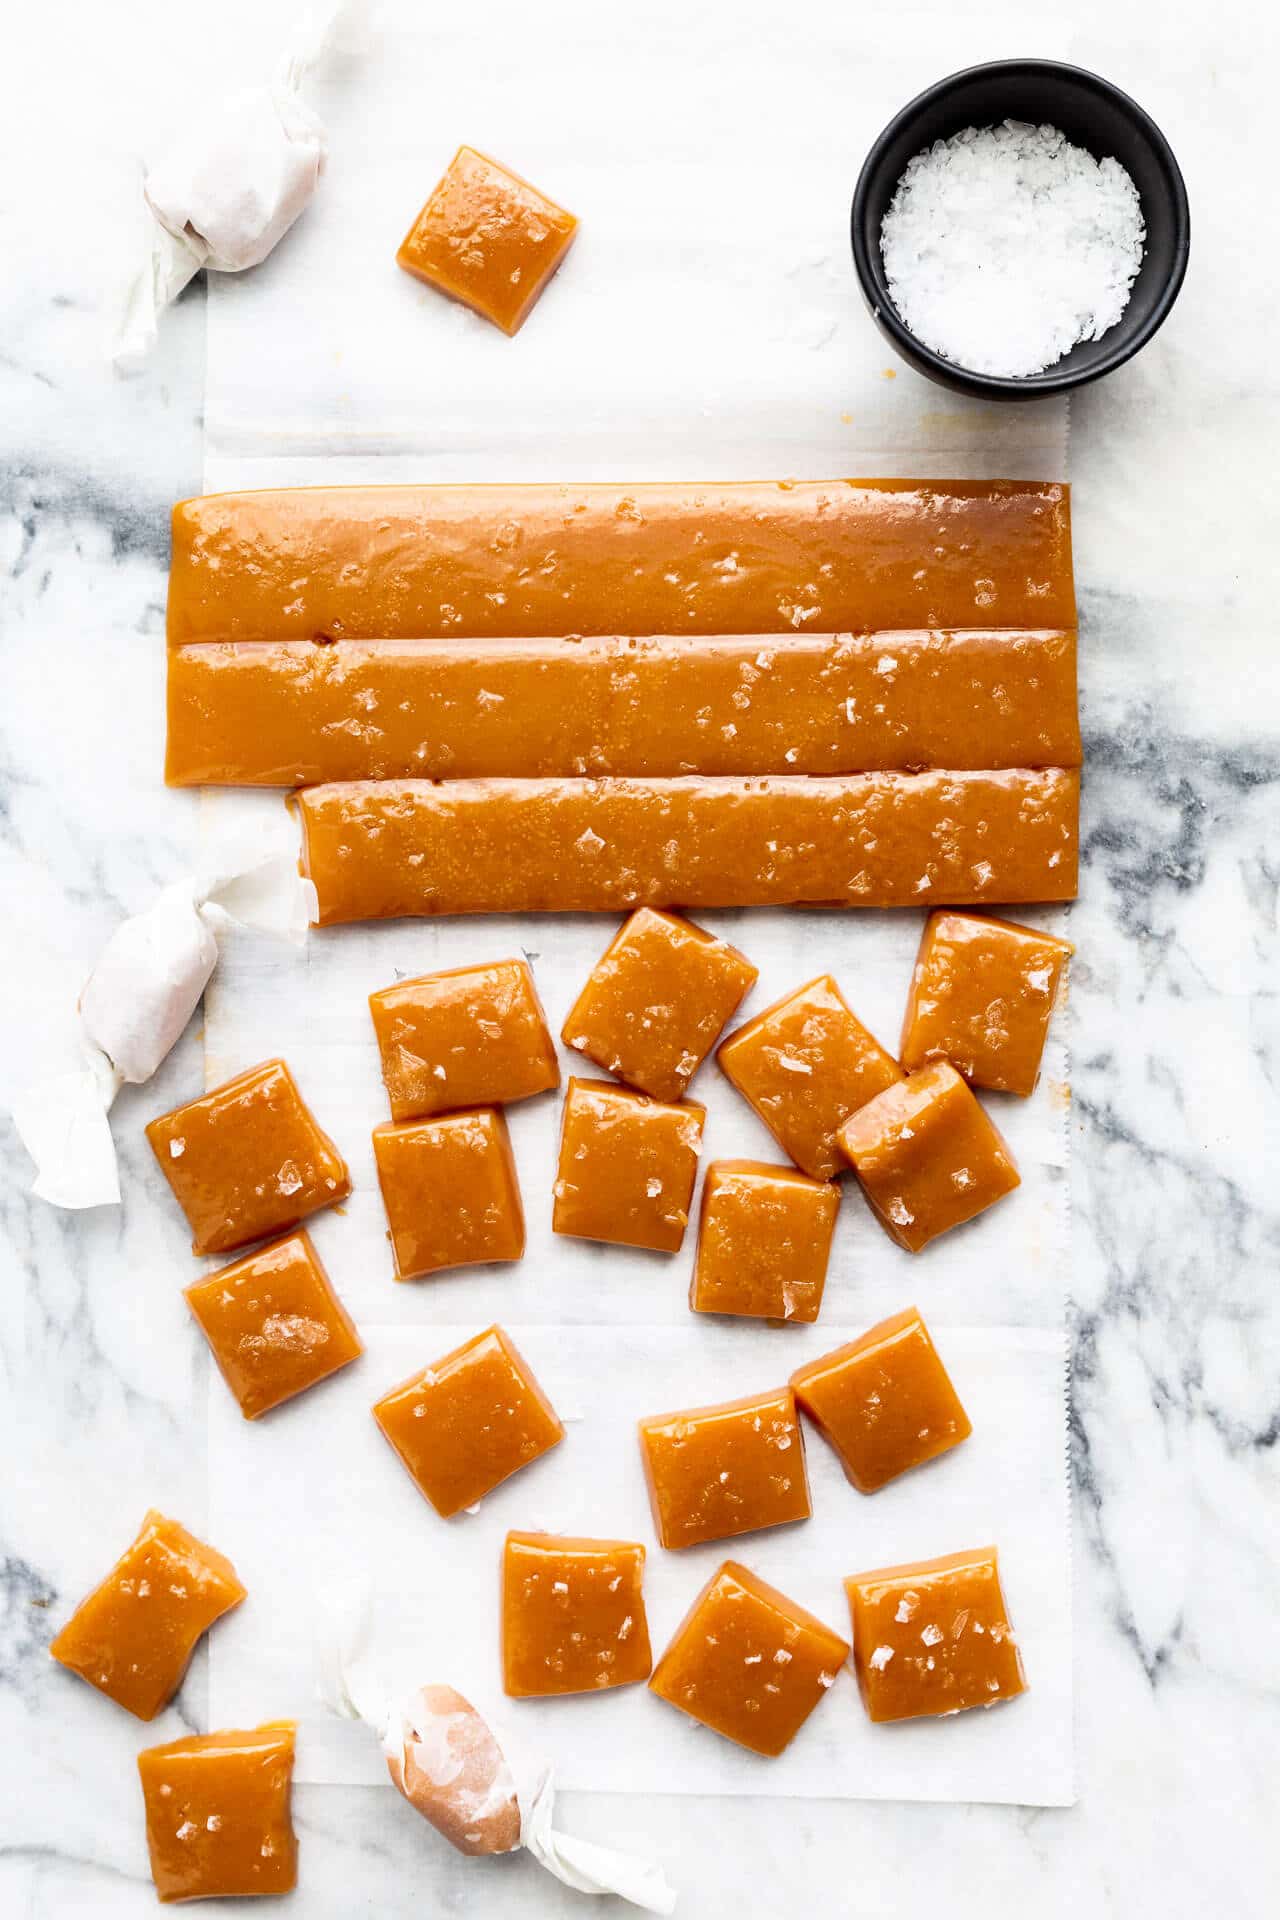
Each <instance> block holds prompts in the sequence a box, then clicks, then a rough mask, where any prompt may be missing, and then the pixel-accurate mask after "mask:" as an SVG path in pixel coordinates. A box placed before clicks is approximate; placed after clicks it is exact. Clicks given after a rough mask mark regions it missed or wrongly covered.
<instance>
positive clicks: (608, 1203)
mask: <svg viewBox="0 0 1280 1920" xmlns="http://www.w3.org/2000/svg"><path fill="white" fill-rule="evenodd" d="M705 1119H706V1114H705V1112H704V1110H703V1109H702V1108H701V1107H697V1106H694V1105H693V1104H692V1103H691V1102H685V1103H682V1104H681V1105H680V1106H676V1107H673V1106H666V1105H664V1104H663V1103H662V1102H660V1101H658V1100H650V1099H648V1098H647V1097H646V1096H645V1095H644V1094H641V1093H628V1092H626V1091H625V1090H624V1089H623V1088H622V1087H615V1086H611V1085H610V1084H609V1083H608V1082H607V1081H605V1080H577V1079H574V1078H572V1077H571V1078H570V1081H569V1086H568V1090H567V1092H566V1094H565V1102H564V1117H563V1120H562V1123H561V1128H560V1160H559V1167H558V1171H557V1174H556V1184H555V1205H554V1207H553V1209H552V1216H551V1224H552V1226H553V1228H554V1229H555V1231H556V1232H557V1233H565V1234H569V1235H570V1236H571V1237H572V1238H574V1239H578V1240H605V1241H609V1242H611V1243H612V1244H614V1245H615V1246H620V1247H652V1248H653V1249H654V1251H655V1252H658V1253H674V1252H676V1250H677V1249H678V1247H679V1246H680V1243H681V1241H682V1240H683V1239H684V1230H685V1228H686V1227H687V1226H688V1224H689V1208H690V1206H691V1205H692V1202H693V1185H694V1181H695V1180H696V1178H697V1173H698V1151H699V1148H700V1146H701V1144H702V1128H703V1122H704V1120H705Z"/></svg>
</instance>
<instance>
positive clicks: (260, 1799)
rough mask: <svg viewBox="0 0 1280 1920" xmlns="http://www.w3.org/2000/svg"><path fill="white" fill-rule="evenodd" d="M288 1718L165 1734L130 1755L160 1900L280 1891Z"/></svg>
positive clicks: (290, 1843)
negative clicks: (174, 1736) (162, 1742)
mask: <svg viewBox="0 0 1280 1920" xmlns="http://www.w3.org/2000/svg"><path fill="white" fill-rule="evenodd" d="M294 1732H295V1728H294V1723H293V1721H292V1720H272V1721H268V1722H267V1724H266V1725H265V1726H261V1727H253V1728H246V1729H243V1730H242V1729H228V1730H226V1731H224V1732H221V1733H203V1734H196V1735H193V1736H192V1737H191V1738H189V1739H186V1740H171V1741H170V1742H169V1743H168V1745H167V1746H163V1747H148V1748H146V1750H145V1751H144V1752H142V1753H140V1754H139V1755H138V1774H139V1777H140V1778H141V1781H142V1794H143V1799H144V1801H145V1803H146V1810H147V1848H148V1851H149V1852H150V1855H151V1878H152V1879H153V1880H154V1881H155V1887H156V1892H157V1893H158V1894H159V1896H160V1898H161V1900H164V1901H171V1900H214V1899H219V1898H231V1897H237V1896H238V1897H240V1898H244V1897H245V1896H247V1895H252V1894H267V1893H289V1892H290V1891H291V1890H292V1888H293V1886H294V1884H295V1882H296V1880H297V1877H298V1861H297V1842H296V1840H295V1838H294V1832H293V1820H292V1818H291V1815H290V1804H289V1803H290V1797H291V1788H292V1784H293V1748H294Z"/></svg>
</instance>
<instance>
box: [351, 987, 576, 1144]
mask: <svg viewBox="0 0 1280 1920" xmlns="http://www.w3.org/2000/svg"><path fill="white" fill-rule="evenodd" d="M369 1011H370V1013H371V1014H372V1016H373V1028H374V1032H375V1034H376V1035H377V1040H378V1050H379V1052H380V1053H381V1056H382V1078H383V1081H384V1082H385V1084H386V1089H387V1098H388V1099H389V1101H390V1102H391V1118H392V1119H393V1120H419V1119H422V1118H425V1117H426V1116H427V1115H429V1114H433V1113H448V1112H449V1111H450V1110H453V1109H456V1108H458V1107H489V1106H507V1105H509V1104H510V1103H511V1101H513V1100H526V1099H528V1098H529V1096H530V1095H531V1094H535V1093H545V1092H546V1091H547V1089H548V1088H549V1087H558V1086H559V1084H560V1065H559V1062H558V1061H557V1059H556V1050H555V1047H554V1046H553V1044H552V1040H551V1035H550V1033H549V1032H548V1031H547V1019H546V1015H545V1014H544V1013H543V1011H542V1003H541V1001H540V1000H539V999H538V990H537V988H536V987H535V986H534V984H533V974H532V973H531V972H530V970H529V964H528V962H527V961H526V960H497V961H494V962H492V963H491V964H490V965H488V966H479V967H452V968H450V969H449V971H448V972H447V973H428V974H424V975H423V976H422V978H421V979H419V980H398V981H397V982H396V984H395V986H393V987H384V988H383V989H382V990H381V992H380V993H371V994H370V995H369Z"/></svg>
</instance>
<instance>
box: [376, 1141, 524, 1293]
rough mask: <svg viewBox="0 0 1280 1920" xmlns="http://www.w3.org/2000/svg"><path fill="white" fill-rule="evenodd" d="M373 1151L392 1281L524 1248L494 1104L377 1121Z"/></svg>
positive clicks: (514, 1183)
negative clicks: (391, 1260)
mask: <svg viewBox="0 0 1280 1920" xmlns="http://www.w3.org/2000/svg"><path fill="white" fill-rule="evenodd" d="M373 1156H374V1159H375V1160H376V1161H377V1164H378V1185H379V1186H380V1187H381V1188H382V1200H383V1204H384V1206H385V1207H386V1209H387V1220H388V1223H389V1225H390V1230H391V1249H392V1252H393V1254H394V1255H395V1263H396V1279H397V1280H420V1279H422V1278H423V1277H424V1275H426V1274H428V1273H439V1272H441V1271H442V1270H443V1269H444V1268H446V1267H475V1266H485V1265H489V1264H491V1263H492V1262H493V1261H496V1260H518V1259H519V1258H520V1256H521V1255H522V1254H523V1252H524V1207H523V1206H522V1204H521V1201H520V1183H519V1181H518V1179H517V1178H516V1163H515V1158H514V1156H513V1154H512V1152H511V1136H510V1135H509V1133H508V1132H507V1123H506V1121H505V1120H504V1119H503V1117H502V1115H501V1114H500V1113H498V1112H497V1111H496V1109H495V1108H493V1107H478V1108H477V1109H476V1110H475V1111H474V1112H471V1113H446V1114H438V1115H437V1116H436V1117H435V1119H433V1120H407V1121H406V1122H405V1123H404V1125H403V1126H394V1125H392V1126H381V1127H375V1128H374V1130H373Z"/></svg>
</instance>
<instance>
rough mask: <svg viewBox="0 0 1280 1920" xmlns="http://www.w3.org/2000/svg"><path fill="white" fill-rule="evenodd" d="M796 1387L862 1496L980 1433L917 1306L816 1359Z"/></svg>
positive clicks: (795, 1380) (795, 1379)
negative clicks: (962, 1404) (939, 1355)
mask: <svg viewBox="0 0 1280 1920" xmlns="http://www.w3.org/2000/svg"><path fill="white" fill-rule="evenodd" d="M791 1384H792V1386H793V1387H794V1388H795V1395H796V1399H797V1400H798V1402H799V1403H800V1406H801V1407H802V1408H803V1409H804V1411H805V1412H806V1413H807V1414H808V1416H809V1418H810V1419H811V1420H812V1421H813V1423H814V1425H815V1426H816V1427H817V1428H818V1431H819V1432H820V1433H821V1435H822V1437H823V1439H824V1440H826V1441H827V1442H828V1443H829V1444H830V1445H831V1446H832V1447H833V1448H834V1450H835V1452H836V1454H837V1456H838V1457H839V1461H840V1464H841V1466H842V1467H843V1468H844V1470H845V1475H846V1477H847V1478H848V1480H849V1481H850V1482H851V1483H852V1485H854V1486H855V1487H856V1488H857V1489H858V1491H859V1493H874V1492H875V1491H876V1489H877V1487H883V1486H885V1485H886V1484H887V1483H888V1482H889V1481H890V1480H896V1479H897V1477H898V1475H899V1474H900V1473H906V1472H907V1471H908V1470H909V1469H910V1468H911V1467H918V1466H921V1465H923V1463H924V1462H925V1461H926V1460H933V1459H936V1458H937V1456H938V1454H940V1453H946V1452H948V1450H949V1449H950V1448H952V1447H957V1446H959V1444H960V1442H961V1441H962V1440H967V1439H968V1438H969V1435H970V1434H971V1433H972V1432H973V1427H972V1425H971V1424H970V1421H969V1416H968V1414H967V1413H966V1412H965V1410H964V1408H963V1407H962V1406H961V1404H960V1397H959V1395H958V1394H957V1392H956V1390H955V1388H954V1387H953V1386H952V1384H951V1379H950V1376H949V1375H948V1373H947V1370H946V1368H945V1367H944V1366H943V1364H942V1362H941V1360H940V1359H939V1358H938V1350H937V1348H936V1347H935V1346H934V1344H933V1341H932V1340H931V1339H930V1337H929V1329H928V1327H926V1326H925V1323H924V1321H923V1320H922V1319H921V1317H920V1313H919V1311H918V1309H917V1308H915V1307H907V1308H906V1309H904V1311H903V1312H902V1313H895V1314H892V1315H891V1316H890V1318H889V1319H887V1320H882V1321H881V1322H880V1323H879V1325H878V1326H874V1327H872V1328H871V1329H870V1330H869V1331H868V1332H866V1333H864V1334H863V1335H862V1336H861V1337H860V1338H859V1339H857V1340H851V1341H850V1342H849V1344H848V1345H847V1346H844V1347H837V1348H836V1349H835V1351H834V1352H833V1353H824V1354H823V1356H822V1358H821V1359H820V1360H811V1361H810V1362H809V1364H808V1366H805V1367H800V1368H799V1369H798V1370H797V1372H795V1373H793V1374H792V1376H791Z"/></svg>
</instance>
